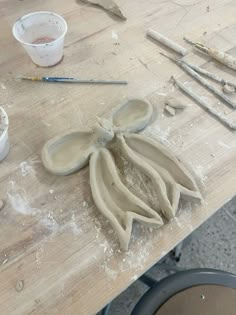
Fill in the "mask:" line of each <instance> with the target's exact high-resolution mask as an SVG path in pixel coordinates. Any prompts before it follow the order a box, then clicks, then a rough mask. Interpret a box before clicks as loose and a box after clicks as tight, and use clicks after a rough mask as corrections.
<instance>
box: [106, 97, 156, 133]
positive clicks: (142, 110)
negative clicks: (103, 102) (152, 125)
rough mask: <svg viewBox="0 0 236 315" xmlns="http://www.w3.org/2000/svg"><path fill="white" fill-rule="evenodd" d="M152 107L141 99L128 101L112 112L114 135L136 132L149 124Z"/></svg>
mask: <svg viewBox="0 0 236 315" xmlns="http://www.w3.org/2000/svg"><path fill="white" fill-rule="evenodd" d="M152 114H153V108H152V105H151V104H150V103H149V102H147V101H145V100H143V99H130V100H128V101H126V102H125V103H124V104H122V105H120V106H119V107H117V108H115V109H114V110H113V112H112V123H113V128H114V131H115V133H122V132H125V133H127V132H132V133H133V132H137V131H140V130H142V129H143V128H145V127H146V126H147V124H148V123H149V122H150V119H151V117H152Z"/></svg>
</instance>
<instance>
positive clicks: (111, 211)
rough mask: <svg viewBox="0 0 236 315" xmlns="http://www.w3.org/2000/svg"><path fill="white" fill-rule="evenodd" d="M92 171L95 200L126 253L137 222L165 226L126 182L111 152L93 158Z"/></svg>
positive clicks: (96, 154) (94, 155)
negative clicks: (133, 225)
mask: <svg viewBox="0 0 236 315" xmlns="http://www.w3.org/2000/svg"><path fill="white" fill-rule="evenodd" d="M89 170H90V186H91V191H92V195H93V200H94V202H95V204H96V206H97V208H98V209H99V210H100V211H101V212H102V214H103V215H104V216H105V217H106V218H108V219H109V221H110V223H111V225H112V226H113V228H114V230H115V231H116V232H117V234H118V237H119V241H120V246H121V248H122V249H123V250H127V249H128V245H129V242H130V237H131V232H132V224H133V220H136V221H139V222H142V223H143V224H147V225H149V226H153V227H160V226H161V225H163V220H162V218H161V217H160V216H159V215H158V213H157V212H156V211H154V210H153V209H151V208H150V207H149V206H148V205H146V204H145V203H144V202H143V201H142V200H141V199H139V198H138V197H136V196H135V195H134V194H132V193H131V192H130V190H129V189H128V188H126V186H125V185H124V184H123V183H122V181H121V179H120V177H119V175H118V172H117V168H116V166H115V162H114V160H113V157H112V155H111V153H110V152H109V151H108V150H107V149H100V150H98V151H97V152H95V153H94V154H93V155H92V157H91V159H90V162H89Z"/></svg>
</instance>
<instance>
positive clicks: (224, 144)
mask: <svg viewBox="0 0 236 315" xmlns="http://www.w3.org/2000/svg"><path fill="white" fill-rule="evenodd" d="M218 144H219V145H220V146H222V147H223V148H225V149H228V150H230V149H232V147H231V146H229V145H228V144H226V143H224V142H223V141H220V140H219V141H218Z"/></svg>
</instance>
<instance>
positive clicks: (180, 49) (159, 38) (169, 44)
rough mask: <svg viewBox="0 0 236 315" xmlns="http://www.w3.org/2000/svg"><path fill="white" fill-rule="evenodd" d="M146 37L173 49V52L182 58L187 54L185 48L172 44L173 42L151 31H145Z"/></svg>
mask: <svg viewBox="0 0 236 315" xmlns="http://www.w3.org/2000/svg"><path fill="white" fill-rule="evenodd" d="M147 35H148V36H150V37H152V38H153V39H155V40H157V41H158V42H160V43H162V44H163V45H165V46H167V47H169V48H171V49H173V50H174V51H175V52H177V53H179V54H181V55H182V56H185V55H186V54H187V53H188V50H187V49H186V48H184V47H182V46H180V45H178V44H177V43H175V42H173V40H171V39H169V38H167V37H166V36H164V35H162V34H160V33H158V32H156V31H154V30H152V29H148V30H147Z"/></svg>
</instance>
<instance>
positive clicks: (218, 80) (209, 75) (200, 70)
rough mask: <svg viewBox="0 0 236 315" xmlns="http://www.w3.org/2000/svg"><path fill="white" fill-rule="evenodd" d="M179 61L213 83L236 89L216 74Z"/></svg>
mask: <svg viewBox="0 0 236 315" xmlns="http://www.w3.org/2000/svg"><path fill="white" fill-rule="evenodd" d="M181 61H182V62H183V63H185V64H186V65H187V66H189V67H190V68H192V69H193V70H195V71H196V72H198V73H201V74H203V75H205V76H206V77H208V78H210V79H212V80H214V81H215V82H218V83H220V84H221V85H223V86H224V85H226V84H227V85H228V86H231V87H232V88H234V89H236V84H234V83H232V82H230V81H228V80H225V79H223V78H221V77H220V76H218V75H217V74H214V73H212V72H210V71H207V70H205V69H203V68H201V67H199V66H196V65H194V64H192V63H190V62H188V61H186V60H181Z"/></svg>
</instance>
